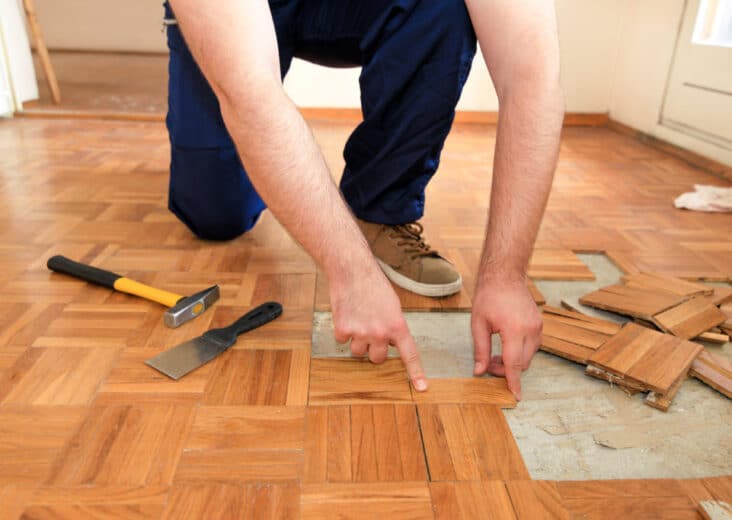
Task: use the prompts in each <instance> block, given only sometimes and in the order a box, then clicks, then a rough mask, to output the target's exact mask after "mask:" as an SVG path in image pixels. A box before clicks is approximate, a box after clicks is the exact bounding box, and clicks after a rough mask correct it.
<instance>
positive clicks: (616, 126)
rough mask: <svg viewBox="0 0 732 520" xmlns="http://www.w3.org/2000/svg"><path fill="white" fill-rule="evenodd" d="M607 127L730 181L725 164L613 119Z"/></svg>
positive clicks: (727, 167) (731, 177) (730, 171)
mask: <svg viewBox="0 0 732 520" xmlns="http://www.w3.org/2000/svg"><path fill="white" fill-rule="evenodd" d="M607 127H608V128H610V129H611V130H614V131H616V132H618V133H621V134H623V135H627V136H630V137H632V138H634V139H637V140H638V141H640V142H642V143H643V144H647V145H648V146H651V147H653V148H655V149H657V150H660V151H662V152H664V153H667V154H669V155H672V156H674V157H676V158H677V159H680V160H682V161H684V162H685V163H686V164H688V165H690V166H693V167H695V168H699V169H701V170H704V171H705V172H708V173H711V174H712V175H715V176H717V177H720V178H722V179H724V180H727V181H732V167H730V166H727V165H726V164H723V163H720V162H718V161H715V160H714V159H709V158H708V157H704V156H703V155H700V154H698V153H696V152H692V151H690V150H687V149H685V148H681V147H680V146H677V145H675V144H672V143H669V142H668V141H665V140H663V139H659V138H658V137H654V136H652V135H650V134H647V133H645V132H642V131H640V130H637V129H635V128H633V127H631V126H628V125H625V124H623V123H621V122H619V121H615V120H614V119H608V122H607Z"/></svg>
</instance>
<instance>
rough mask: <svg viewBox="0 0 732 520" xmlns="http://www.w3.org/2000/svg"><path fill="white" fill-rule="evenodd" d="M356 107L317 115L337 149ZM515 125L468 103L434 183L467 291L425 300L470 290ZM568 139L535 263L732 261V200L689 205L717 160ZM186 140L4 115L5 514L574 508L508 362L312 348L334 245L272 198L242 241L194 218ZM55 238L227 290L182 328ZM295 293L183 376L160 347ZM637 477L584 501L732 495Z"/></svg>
mask: <svg viewBox="0 0 732 520" xmlns="http://www.w3.org/2000/svg"><path fill="white" fill-rule="evenodd" d="M351 129H352V124H351V123H350V122H324V121H316V122H314V131H315V134H316V136H317V138H318V140H319V142H320V143H321V144H322V145H323V147H324V151H325V156H326V160H327V162H328V164H329V165H330V166H331V168H332V170H333V171H334V172H339V171H341V170H342V167H343V159H342V156H341V150H342V145H343V142H344V141H345V139H346V138H347V136H348V134H349V133H350V131H351ZM494 140H495V129H494V128H493V127H487V126H481V125H456V126H455V128H454V130H453V132H452V133H451V136H450V138H449V139H448V142H447V144H446V146H445V149H444V152H443V156H442V161H441V170H442V171H441V173H440V174H439V175H437V176H435V178H434V180H433V182H431V183H430V185H429V187H428V189H427V194H428V201H429V202H428V204H427V212H426V215H425V217H424V219H423V221H424V223H425V226H426V232H427V236H428V238H429V240H430V242H431V243H433V244H434V246H435V247H436V248H438V249H439V250H440V251H443V252H444V253H445V255H446V256H448V257H449V258H450V259H451V260H452V261H453V262H454V263H455V265H456V266H457V267H458V269H459V270H460V271H461V273H462V275H463V278H464V282H465V283H464V288H463V290H462V291H461V292H460V293H459V294H457V295H455V296H452V297H449V298H444V299H437V300H432V299H427V298H421V297H417V296H414V295H411V294H408V293H406V292H403V291H399V296H400V298H401V300H402V303H403V305H404V307H405V308H410V309H416V310H436V311H454V310H463V311H467V310H469V309H470V306H471V296H472V293H473V289H474V286H475V281H476V275H477V269H478V263H479V258H480V247H481V241H482V238H483V233H484V226H485V214H486V208H487V205H488V192H487V190H486V189H485V187H486V186H488V185H489V184H490V161H486V157H485V150H486V149H487V147H488V148H489V147H490V146H491V145H492V143H493V141H494ZM562 147H563V150H562V154H561V158H560V161H559V166H558V169H557V174H556V181H555V188H554V191H553V193H552V196H551V197H550V200H549V202H548V207H547V213H546V218H545V219H544V223H543V225H542V228H541V230H540V232H539V237H538V240H537V244H536V251H535V253H534V256H533V258H532V262H531V274H532V275H533V276H535V277H536V278H537V279H540V278H548V279H567V278H569V279H591V273H590V272H589V271H588V270H587V268H586V266H584V265H583V264H582V263H581V262H580V261H579V260H578V258H577V256H576V255H575V253H577V252H600V251H603V250H605V251H606V253H607V254H608V256H609V258H610V259H611V260H612V261H613V262H615V263H616V264H618V265H619V266H620V268H621V269H622V270H623V271H624V272H626V273H637V272H641V271H645V272H654V273H660V274H663V275H678V276H681V277H683V278H685V279H689V280H700V279H701V280H729V278H730V276H731V275H732V256H730V254H729V253H730V251H731V250H732V231H731V230H732V215H706V214H699V213H694V212H682V211H678V210H675V209H674V208H673V207H672V206H671V204H670V201H671V199H672V198H673V197H675V196H676V195H678V194H679V193H682V192H683V191H687V190H688V187H689V186H691V185H693V184H694V183H702V184H708V183H711V182H717V181H716V180H714V179H713V178H711V177H709V176H708V175H707V174H705V173H703V172H701V171H699V170H696V169H694V168H692V167H690V166H688V165H687V164H685V163H683V162H681V161H679V160H676V159H674V158H670V157H668V156H666V155H664V154H662V153H660V152H658V151H656V150H653V149H651V148H648V147H647V146H645V145H643V144H641V143H639V142H636V141H634V140H632V139H630V138H628V137H627V136H623V135H620V134H617V133H615V132H612V131H611V130H608V129H606V128H593V129H589V128H567V129H565V132H564V135H563V144H562ZM169 160H170V150H169V142H168V138H167V135H166V132H165V128H164V126H163V125H161V124H159V123H140V122H129V123H126V122H103V121H90V120H87V121H72V120H55V121H50V120H12V121H2V122H0V171H2V175H0V202H2V204H0V243H1V244H2V245H0V290H2V294H3V297H4V301H5V306H4V313H3V315H2V316H0V518H3V520H4V519H5V518H9V519H10V518H12V519H14V518H16V517H18V516H19V515H21V514H23V512H24V513H25V518H73V519H76V518H83V517H101V518H105V517H106V518H109V517H112V518H119V517H125V518H160V517H166V518H186V517H189V518H196V517H210V518H215V517H232V518H236V517H237V516H240V517H248V518H257V519H259V518H296V517H297V516H298V514H299V512H300V508H301V513H302V517H303V518H318V519H320V518H324V517H328V516H335V515H341V516H342V517H344V518H379V519H381V518H420V519H421V518H432V517H433V516H434V515H436V516H437V517H438V518H453V517H454V518H461V517H462V518H470V517H476V516H478V517H480V516H482V515H481V513H483V512H486V511H490V512H495V513H496V514H498V513H497V512H498V511H501V514H502V513H504V512H505V517H506V518H513V516H514V514H515V516H516V517H518V518H527V515H529V516H528V517H529V518H540V515H542V514H548V513H552V512H553V513H555V515H556V516H560V517H561V515H562V514H563V513H562V511H561V510H560V508H559V507H557V505H556V494H555V492H554V488H553V484H551V483H531V482H530V481H528V478H529V476H528V473H527V471H526V468H525V466H524V463H523V460H522V458H521V455H520V453H519V452H518V448H517V447H516V444H515V441H514V440H513V437H512V436H511V433H510V430H509V428H508V426H507V424H506V422H505V419H504V418H503V415H502V414H501V411H500V410H499V409H498V408H497V406H509V405H511V403H510V402H508V401H506V400H505V399H504V397H505V395H504V393H505V389H504V388H503V387H502V386H501V385H503V384H505V383H504V382H503V381H502V380H492V379H487V380H473V379H467V380H465V381H460V382H455V381H451V382H441V381H437V380H436V381H433V382H432V383H433V385H432V388H431V390H430V392H428V393H427V394H419V395H416V394H415V395H414V396H413V395H412V393H411V391H410V387H409V384H408V382H407V378H406V374H405V373H404V371H403V369H402V367H401V365H400V363H399V361H398V360H392V361H388V362H387V363H385V364H384V365H381V366H373V365H371V364H369V363H368V362H366V361H361V360H322V359H315V360H312V365H311V360H310V343H311V335H312V320H313V316H312V312H313V310H314V309H316V308H317V309H319V310H327V308H328V301H327V297H328V294H327V286H326V284H325V283H324V282H325V279H324V278H323V277H322V276H321V275H320V274H318V273H317V270H316V266H315V264H314V263H313V262H312V260H311V259H310V258H309V257H308V256H307V255H306V254H305V253H304V252H303V251H302V249H301V248H300V247H299V246H298V245H297V244H296V243H295V242H294V241H293V240H292V238H291V237H290V236H289V235H288V234H287V232H286V231H285V230H284V229H283V228H282V227H281V226H280V225H279V223H278V222H277V221H276V219H274V217H273V216H272V215H271V213H269V212H265V213H264V214H263V215H262V218H261V219H260V222H259V223H258V225H257V226H256V228H255V229H254V230H252V232H250V233H248V234H246V235H245V236H242V237H240V238H238V239H236V240H233V241H231V242H227V243H215V242H207V241H202V240H198V239H196V238H194V237H193V236H192V235H191V233H190V232H189V231H188V230H187V229H186V228H185V227H184V226H183V225H182V224H180V223H179V222H178V221H177V220H176V219H175V217H174V216H173V215H171V214H170V212H169V211H168V210H167V207H166V206H167V180H168V169H169ZM335 177H336V180H337V177H338V174H337V173H336V175H335ZM53 254H64V255H66V256H69V257H71V258H75V259H78V260H81V261H84V262H87V263H90V264H92V265H96V266H100V267H106V268H109V269H114V270H117V271H120V272H123V273H124V274H127V275H130V276H132V277H134V278H135V279H139V280H140V281H143V282H146V283H149V284H152V285H156V286H160V287H162V288H166V289H169V290H171V291H175V292H178V293H180V294H189V293H192V292H195V291H196V290H200V289H202V288H204V287H207V286H209V285H211V284H213V283H218V284H219V285H220V287H221V294H222V296H221V299H220V301H219V302H217V304H216V306H215V307H214V308H213V309H211V310H210V311H209V312H207V313H205V314H204V315H202V316H200V317H199V318H197V319H196V320H194V321H193V322H191V323H188V324H186V325H185V326H184V327H181V328H180V329H176V330H171V329H167V328H165V327H164V326H163V324H162V321H161V320H162V314H163V311H164V309H163V308H162V307H160V306H159V305H157V304H153V303H149V302H144V301H141V300H138V299H135V298H133V297H131V296H128V295H124V294H115V293H112V292H111V291H109V290H108V289H105V288H102V287H95V286H92V285H90V284H87V283H84V282H80V281H77V280H73V279H71V278H68V277H66V276H62V275H58V274H54V273H50V272H49V271H48V270H47V269H46V267H45V262H46V260H47V258H48V257H49V256H51V255H53ZM533 289H534V291H533V294H534V295H535V296H534V297H535V299H536V300H537V301H541V300H542V298H541V297H540V295H539V294H538V291H536V290H535V287H533ZM272 299H275V300H279V301H281V302H282V303H283V305H284V307H285V311H284V313H283V315H282V316H281V317H280V318H279V319H278V320H276V321H275V322H273V323H270V324H268V325H267V326H265V327H262V328H260V329H256V330H254V331H251V332H249V333H247V334H245V335H243V336H242V337H240V338H239V341H238V342H237V344H236V345H235V346H234V347H233V348H232V349H231V350H230V351H229V352H227V353H225V354H224V355H222V356H221V357H220V358H219V359H217V360H216V361H214V362H212V363H209V364H208V365H206V366H204V367H201V368H200V369H198V370H196V371H195V372H193V373H191V374H189V375H187V376H186V377H185V378H183V379H181V380H180V381H177V382H174V381H172V380H169V379H167V378H166V377H165V376H163V375H162V374H160V373H158V372H156V371H155V370H153V369H151V368H149V367H147V366H146V365H145V364H144V360H145V359H147V358H149V357H152V356H154V355H155V354H157V353H159V352H161V351H163V350H166V349H169V348H171V347H173V346H175V345H176V344H178V343H181V342H183V341H186V340H188V339H190V338H192V337H195V336H198V335H200V334H201V333H203V332H204V331H205V330H207V329H208V328H209V327H212V326H222V325H226V324H229V323H231V322H232V321H233V320H234V319H235V318H236V317H238V316H239V315H241V314H242V313H243V312H244V311H246V310H248V309H249V308H251V307H252V306H253V305H256V304H257V303H261V302H263V301H267V300H272ZM654 310H656V309H654ZM730 312H732V309H730ZM646 319H649V317H648V316H646ZM730 319H732V315H731V316H730ZM555 322H557V323H562V324H564V323H565V322H564V321H563V320H561V319H555ZM730 327H731V328H732V325H730ZM555 328H556V326H555ZM580 328H583V327H581V326H580ZM585 328H587V327H585ZM588 330H592V329H591V328H589V329H588ZM731 330H732V329H731ZM590 336H592V334H590ZM585 339H589V338H585ZM593 344H594V343H593ZM583 348H584V347H583ZM90 367H93V368H90ZM484 385H489V386H490V392H489V391H487V390H486V389H485V388H484V389H483V390H481V391H478V389H476V386H477V387H479V388H480V387H483V386H484ZM493 385H495V387H494V386H493ZM494 399H497V400H498V402H494ZM470 400H472V401H473V402H472V403H471V402H468V401H470ZM415 401H417V404H415ZM457 401H461V402H459V403H458V402H457ZM476 401H479V402H476ZM314 405H315V406H314ZM415 406H416V407H417V409H418V412H417V413H415V412H414V410H415ZM410 410H411V412H410ZM346 417H348V421H346V419H345V418H346ZM354 419H355V420H354ZM346 439H348V442H345V440H346ZM394 439H396V442H394V441H393V440H394ZM341 441H343V442H341ZM382 446H386V447H385V448H384V449H383V450H382V449H378V450H377V447H382ZM354 454H355V455H354ZM425 454H426V461H425ZM354 456H355V457H356V458H355V459H354ZM420 461H421V465H420ZM374 471H375V473H374ZM311 477H312V478H311ZM397 478H398V479H402V481H400V482H398V485H395V482H365V481H366V480H388V479H397ZM428 478H431V480H432V482H430V481H428ZM404 479H413V480H411V481H409V480H404ZM504 480H507V482H506V484H504V483H503V481H504ZM517 480H520V481H522V482H517ZM523 481H526V482H523ZM680 485H682V484H680ZM633 486H635V487H639V488H640V487H641V485H640V484H638V485H636V484H634V485H633ZM633 486H631V487H626V488H625V489H626V491H627V493H625V495H624V496H623V497H618V496H612V497H611V496H601V495H602V493H600V492H597V491H587V496H582V495H581V494H578V495H577V496H573V497H570V498H566V499H565V502H566V504H565V505H566V506H567V509H568V510H569V511H570V512H572V513H576V514H577V515H582V514H585V515H587V517H588V518H594V517H597V516H600V515H601V514H602V513H608V514H610V515H614V516H616V517H622V516H623V515H630V516H633V515H634V514H635V515H640V516H645V517H654V516H655V517H659V516H660V517H664V518H665V517H669V518H675V517H680V518H683V517H685V516H684V515H686V514H687V513H689V502H687V501H685V500H687V499H686V498H685V497H686V496H688V497H692V496H694V497H696V496H701V492H700V491H699V490H700V489H701V490H703V491H704V493H705V494H706V495H705V498H716V497H719V498H722V499H725V500H727V501H731V500H732V498H730V493H729V483H728V480H725V479H705V480H695V481H688V482H685V483H683V485H682V487H683V489H684V492H683V493H684V495H683V496H682V495H676V494H673V495H672V496H667V495H669V491H667V490H664V489H662V488H661V487H659V485H656V484H652V483H651V484H647V485H646V489H647V490H648V491H647V494H648V495H649V496H640V495H639V494H638V493H635V494H633V492H632V489H631V488H633V489H634V487H633ZM621 487H622V486H621ZM561 489H562V485H561V484H560V490H561ZM668 489H671V487H669V488H668ZM674 493H676V491H674ZM651 495H652V496H651ZM563 498H564V497H563ZM688 500H691V501H692V504H695V503H696V502H695V501H694V500H695V499H692V498H689V499H688ZM507 501H508V502H507ZM507 504H510V508H509V507H507ZM531 515H534V516H531ZM664 515H665V516H664Z"/></svg>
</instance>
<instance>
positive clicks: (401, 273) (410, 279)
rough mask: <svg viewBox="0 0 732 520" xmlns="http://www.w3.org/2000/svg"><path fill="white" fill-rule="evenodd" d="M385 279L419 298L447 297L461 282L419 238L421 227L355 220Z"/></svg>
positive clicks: (446, 263)
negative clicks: (417, 295) (420, 296)
mask: <svg viewBox="0 0 732 520" xmlns="http://www.w3.org/2000/svg"><path fill="white" fill-rule="evenodd" d="M356 222H358V225H359V227H360V228H361V231H362V232H363V234H364V236H365V237H366V241H367V242H368V243H369V246H370V247H371V251H372V252H373V253H374V256H375V257H376V261H377V262H379V265H380V266H381V269H383V271H384V273H385V274H386V276H387V278H389V279H390V280H391V281H392V282H394V283H395V284H397V285H398V286H399V287H403V288H404V289H406V290H408V291H411V292H413V293H417V294H421V295H422V296H433V297H438V296H448V295H450V294H454V293H456V292H458V291H459V290H460V287H461V286H462V284H463V279H462V277H461V276H460V273H458V272H457V271H456V270H455V267H453V265H452V264H451V263H450V262H448V261H447V260H445V259H444V258H442V257H441V256H440V255H439V254H438V253H437V251H435V250H433V249H432V248H430V246H429V245H427V244H426V243H425V241H424V238H422V232H423V228H422V224H419V223H417V222H411V223H409V224H401V225H398V226H387V225H384V224H374V223H371V222H365V221H363V220H360V219H356Z"/></svg>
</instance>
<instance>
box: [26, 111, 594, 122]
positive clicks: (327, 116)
mask: <svg viewBox="0 0 732 520" xmlns="http://www.w3.org/2000/svg"><path fill="white" fill-rule="evenodd" d="M299 110H300V113H301V114H302V115H303V117H304V118H305V119H308V120H315V119H317V120H329V121H350V122H353V123H354V124H355V123H358V122H359V121H361V120H362V116H361V109H360V108H320V107H300V108H299ZM15 116H16V117H27V118H36V119H38V118H41V119H43V118H45V119H100V120H103V121H149V122H160V121H165V114H160V113H153V112H114V111H96V110H64V109H58V108H28V109H25V110H23V111H22V112H16V113H15ZM455 122H456V123H469V124H470V123H473V124H483V125H495V124H496V123H498V112H480V111H476V110H458V111H457V113H456V114H455ZM607 122H608V117H607V114H601V113H584V112H571V113H568V114H565V116H564V126H605V125H606V124H607Z"/></svg>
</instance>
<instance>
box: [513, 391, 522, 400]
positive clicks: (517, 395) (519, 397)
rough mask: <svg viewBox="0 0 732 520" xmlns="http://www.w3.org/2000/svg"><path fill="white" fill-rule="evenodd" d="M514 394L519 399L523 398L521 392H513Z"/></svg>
mask: <svg viewBox="0 0 732 520" xmlns="http://www.w3.org/2000/svg"><path fill="white" fill-rule="evenodd" d="M513 396H514V397H515V398H516V400H517V401H520V400H521V392H513Z"/></svg>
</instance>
